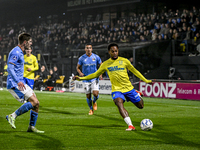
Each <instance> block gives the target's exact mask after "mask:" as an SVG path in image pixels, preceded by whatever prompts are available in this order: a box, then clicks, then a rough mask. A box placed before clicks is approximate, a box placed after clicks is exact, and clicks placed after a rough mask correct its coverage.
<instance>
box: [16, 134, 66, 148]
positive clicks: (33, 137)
mask: <svg viewBox="0 0 200 150" xmlns="http://www.w3.org/2000/svg"><path fill="white" fill-rule="evenodd" d="M27 134H30V136H29V137H27V136H26V137H25V136H21V135H15V136H16V137H17V138H20V139H23V138H24V139H25V140H27V139H29V140H30V141H32V143H34V144H35V147H36V148H38V149H43V150H49V149H56V150H63V149H65V147H64V145H63V144H62V142H61V141H60V140H58V139H56V138H52V137H49V136H46V135H45V133H44V134H37V133H27ZM41 137H42V138H41Z"/></svg>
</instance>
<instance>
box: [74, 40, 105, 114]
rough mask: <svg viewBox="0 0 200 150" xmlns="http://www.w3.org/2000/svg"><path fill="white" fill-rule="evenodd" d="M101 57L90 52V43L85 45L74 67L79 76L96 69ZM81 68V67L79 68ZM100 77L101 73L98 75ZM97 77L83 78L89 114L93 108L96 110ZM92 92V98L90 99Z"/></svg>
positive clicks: (97, 95)
mask: <svg viewBox="0 0 200 150" xmlns="http://www.w3.org/2000/svg"><path fill="white" fill-rule="evenodd" d="M101 64H102V61H101V58H100V57H99V56H98V55H96V54H94V53H92V44H90V43H89V44H86V45H85V54H83V55H82V56H81V57H80V58H79V60H78V64H77V67H76V70H77V72H78V73H79V76H81V77H83V76H87V75H89V74H92V73H94V72H96V71H97V68H98V65H101ZM81 68H82V69H81ZM99 78H100V79H101V78H102V75H100V76H99ZM99 78H95V79H91V80H84V81H83V82H84V89H85V94H86V100H87V103H88V106H89V108H90V111H89V115H93V113H94V111H93V109H94V110H97V102H96V101H97V99H98V97H99ZM92 94H93V100H92Z"/></svg>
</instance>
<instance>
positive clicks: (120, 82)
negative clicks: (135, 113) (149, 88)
mask: <svg viewBox="0 0 200 150" xmlns="http://www.w3.org/2000/svg"><path fill="white" fill-rule="evenodd" d="M128 70H129V71H131V72H132V73H133V74H134V75H135V76H137V77H138V78H140V79H141V80H142V81H144V82H146V83H150V82H151V80H147V79H146V78H145V77H144V76H143V75H142V74H141V73H140V72H139V71H138V70H137V69H135V67H133V65H132V64H131V63H130V61H129V60H128V59H126V58H123V57H118V58H117V59H116V60H112V59H111V58H110V59H108V60H106V61H105V62H103V63H102V65H101V66H100V68H99V69H98V70H97V71H96V72H95V73H93V74H90V75H88V76H85V77H80V80H89V79H93V78H96V77H98V76H99V75H101V74H102V73H104V72H105V71H106V72H107V73H108V76H109V78H110V81H111V84H112V97H113V99H115V98H117V97H121V98H122V99H123V100H125V98H126V99H127V98H128V97H127V96H126V94H130V92H131V91H132V90H133V91H135V90H134V89H133V85H132V84H131V82H130V80H129V76H128V73H127V71H128ZM116 92H118V94H117V93H116ZM119 93H121V94H123V95H124V96H119V95H120V94H119ZM117 95H118V96H117ZM124 97H125V98H124ZM131 97H132V96H131ZM134 99H135V98H134ZM128 100H129V98H128V99H127V101H128ZM138 100H139V99H138V98H136V99H135V100H134V101H132V100H131V101H132V102H138Z"/></svg>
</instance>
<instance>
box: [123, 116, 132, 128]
mask: <svg viewBox="0 0 200 150" xmlns="http://www.w3.org/2000/svg"><path fill="white" fill-rule="evenodd" d="M124 121H125V122H126V124H127V125H128V126H130V125H132V126H133V124H132V121H131V118H130V117H126V118H124Z"/></svg>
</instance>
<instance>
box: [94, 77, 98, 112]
mask: <svg viewBox="0 0 200 150" xmlns="http://www.w3.org/2000/svg"><path fill="white" fill-rule="evenodd" d="M92 93H93V109H94V110H97V100H98V98H99V82H97V81H93V82H92Z"/></svg>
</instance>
